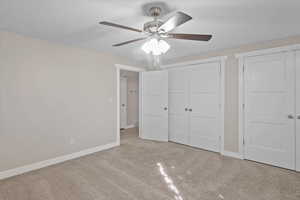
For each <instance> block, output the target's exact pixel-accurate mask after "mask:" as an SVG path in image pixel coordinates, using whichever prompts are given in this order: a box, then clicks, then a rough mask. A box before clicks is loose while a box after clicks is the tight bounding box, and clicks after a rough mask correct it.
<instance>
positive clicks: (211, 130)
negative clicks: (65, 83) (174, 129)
mask: <svg viewBox="0 0 300 200" xmlns="http://www.w3.org/2000/svg"><path fill="white" fill-rule="evenodd" d="M220 69H221V66H220V63H206V64H200V65H197V66H193V67H191V68H189V70H188V76H189V105H190V106H189V113H190V115H189V128H190V133H189V134H190V145H191V146H194V147H198V148H202V149H206V150H210V151H215V152H220V126H221V119H220V116H221V115H220V112H221V107H220V105H221V104H220V103H221V99H220V74H221V73H220Z"/></svg>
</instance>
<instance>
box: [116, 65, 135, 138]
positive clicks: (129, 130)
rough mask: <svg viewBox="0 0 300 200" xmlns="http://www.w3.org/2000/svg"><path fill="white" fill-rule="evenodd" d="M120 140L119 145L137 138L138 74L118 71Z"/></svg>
mask: <svg viewBox="0 0 300 200" xmlns="http://www.w3.org/2000/svg"><path fill="white" fill-rule="evenodd" d="M119 109H120V139H121V143H122V142H123V141H124V140H126V139H128V138H132V137H138V134H139V132H138V130H139V127H138V126H139V73H138V72H134V71H127V70H120V108H119Z"/></svg>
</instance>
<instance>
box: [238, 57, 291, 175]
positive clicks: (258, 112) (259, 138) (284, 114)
mask: <svg viewBox="0 0 300 200" xmlns="http://www.w3.org/2000/svg"><path fill="white" fill-rule="evenodd" d="M294 69H295V68H294V59H293V54H291V53H276V54H272V55H262V56H253V57H248V58H245V62H244V91H245V94H244V95H245V96H244V98H245V101H244V103H245V105H244V123H245V133H244V140H245V144H244V145H245V146H244V156H245V158H246V159H248V160H254V161H258V162H262V163H267V164H271V165H275V166H279V167H284V168H288V169H295V120H294V112H295V92H294V91H295V73H294V72H295V71H294Z"/></svg>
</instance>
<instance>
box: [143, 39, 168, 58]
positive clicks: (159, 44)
mask: <svg viewBox="0 0 300 200" xmlns="http://www.w3.org/2000/svg"><path fill="white" fill-rule="evenodd" d="M169 49H170V45H169V44H168V43H167V42H166V41H164V40H157V39H156V38H152V39H151V40H149V41H147V42H145V44H143V46H142V50H143V51H145V52H146V53H147V54H149V53H152V54H153V55H155V56H158V55H161V54H163V53H166V52H167V51H168V50H169Z"/></svg>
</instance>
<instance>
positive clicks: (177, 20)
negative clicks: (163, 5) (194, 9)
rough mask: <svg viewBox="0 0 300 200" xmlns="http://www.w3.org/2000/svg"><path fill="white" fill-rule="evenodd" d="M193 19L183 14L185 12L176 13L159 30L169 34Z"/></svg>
mask: <svg viewBox="0 0 300 200" xmlns="http://www.w3.org/2000/svg"><path fill="white" fill-rule="evenodd" d="M191 19H192V17H191V16H189V15H187V14H185V13H183V12H176V13H175V14H174V15H173V16H172V17H170V18H169V19H167V21H165V22H164V23H163V24H162V25H161V26H160V27H159V28H158V30H159V31H164V32H169V31H171V30H173V29H174V28H176V27H177V26H180V25H181V24H184V23H185V22H187V21H189V20H191Z"/></svg>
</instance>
